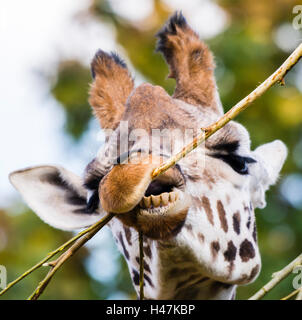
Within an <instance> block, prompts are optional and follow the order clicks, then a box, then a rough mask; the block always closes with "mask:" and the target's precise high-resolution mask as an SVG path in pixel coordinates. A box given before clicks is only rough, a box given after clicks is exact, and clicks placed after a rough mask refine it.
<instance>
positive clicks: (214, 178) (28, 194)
mask: <svg viewBox="0 0 302 320" xmlns="http://www.w3.org/2000/svg"><path fill="white" fill-rule="evenodd" d="M157 36H158V38H159V41H158V46H157V48H158V50H159V51H161V52H162V53H163V55H164V57H165V59H166V60H167V63H168V64H169V66H170V76H171V77H174V78H175V79H176V88H175V93H174V95H173V96H172V97H171V96H169V95H168V93H166V92H165V90H164V89H163V88H161V87H158V86H153V85H150V84H142V85H140V86H138V87H137V88H134V84H133V80H132V77H131V76H130V74H129V72H128V70H127V67H126V65H125V63H124V62H122V60H121V59H120V58H118V56H117V55H115V54H108V53H105V52H103V51H101V50H100V51H98V52H97V54H96V56H95V57H94V59H93V61H92V75H93V77H94V81H93V84H92V86H91V90H90V99H89V101H90V103H91V105H92V107H93V110H94V114H95V116H96V117H97V118H98V120H99V121H100V124H101V126H102V128H110V129H113V131H114V132H113V133H112V135H111V136H110V137H108V139H107V140H106V141H105V143H104V144H103V146H102V147H101V149H100V150H99V152H98V154H97V156H96V158H95V159H94V160H93V161H92V162H90V163H89V164H88V165H87V168H86V170H85V173H84V177H83V178H80V177H77V176H76V175H74V174H73V173H71V172H69V171H67V170H65V169H64V168H61V167H54V166H41V167H35V168H28V169H24V170H21V171H16V172H13V173H12V174H11V175H10V180H11V182H12V184H13V185H14V186H15V187H16V188H17V189H18V190H19V191H20V193H21V194H22V195H23V197H24V199H25V201H26V202H27V203H28V205H29V206H30V207H31V208H32V209H33V210H34V211H35V212H36V213H37V214H38V215H39V216H40V217H41V218H42V219H43V220H44V221H45V222H47V223H49V224H50V225H52V226H55V227H57V228H60V229H65V230H71V229H76V228H81V227H85V226H88V225H91V224H92V223H93V222H95V221H96V220H98V219H100V218H101V217H102V216H104V215H105V214H106V213H107V212H113V213H115V214H116V217H117V218H114V219H112V220H111V221H110V223H109V226H110V228H111V231H112V234H113V237H114V239H115V240H116V243H117V245H118V247H119V249H120V251H121V252H122V254H123V255H124V257H125V259H126V261H127V264H128V267H129V272H130V275H131V278H132V281H133V285H134V288H135V290H136V292H137V293H138V292H139V271H138V270H139V245H138V234H137V231H142V232H143V234H144V240H143V242H144V244H143V245H144V254H145V264H144V280H145V281H144V291H145V297H146V298H147V299H233V298H234V297H235V291H236V286H237V285H241V284H246V283H250V282H251V281H253V280H254V279H255V278H256V277H257V275H258V274H259V272H260V268H261V258H260V253H259V248H258V243H257V231H256V219H255V213H254V209H255V208H263V207H264V206H265V192H266V191H267V190H268V188H269V187H270V186H271V185H272V184H274V183H276V181H277V179H278V176H279V172H280V170H281V168H282V166H283V163H284V161H285V159H286V156H287V150H286V147H285V145H284V144H283V143H282V142H281V141H279V140H276V141H274V142H271V143H267V144H264V145H262V146H260V147H258V148H257V149H256V150H254V151H253V150H251V148H250V138H249V134H248V132H247V130H246V129H245V128H244V127H243V126H242V125H240V124H239V123H237V122H234V121H231V122H229V123H228V124H227V125H225V126H224V127H223V128H222V129H220V130H219V131H217V132H216V133H215V134H214V135H213V136H211V137H210V138H209V139H208V140H207V141H206V143H205V144H204V145H201V146H200V147H198V148H197V149H196V150H195V151H194V152H191V153H190V154H188V155H187V156H186V157H185V158H184V159H182V160H180V161H179V162H178V164H177V165H175V166H174V167H173V168H170V169H169V170H168V171H167V172H165V173H164V174H163V175H161V176H159V177H158V178H157V179H155V180H153V181H151V172H152V170H153V168H154V167H155V166H156V165H157V164H156V162H155V164H154V163H151V162H148V163H145V162H143V160H144V159H146V158H147V159H157V163H158V162H160V161H162V160H163V159H165V158H168V157H170V156H171V155H172V151H171V149H170V148H169V143H167V141H162V140H159V141H160V142H159V143H158V144H157V145H155V146H154V148H153V149H152V152H150V148H149V147H150V144H151V143H150V139H147V138H152V133H153V130H154V129H157V130H163V129H168V130H167V137H168V138H169V139H170V141H172V145H178V142H179V139H180V138H179V137H180V136H182V135H183V134H184V133H185V132H186V130H187V129H192V132H193V133H195V134H196V133H197V132H198V131H199V130H200V128H202V127H205V126H208V125H210V124H211V123H213V122H214V121H215V120H217V118H219V117H220V116H221V114H222V113H223V110H222V106H221V103H220V99H219V96H218V93H217V89H216V83H215V78H214V75H213V69H214V63H213V57H212V53H211V52H210V51H209V49H208V47H207V46H206V45H205V44H204V43H203V42H202V41H201V40H200V39H199V38H198V36H197V34H196V33H195V32H194V31H193V30H192V29H191V28H190V27H189V25H188V24H187V22H186V20H185V18H184V17H183V16H182V14H181V13H175V14H174V15H173V16H172V17H171V18H170V19H169V21H168V22H167V24H166V25H165V26H164V27H163V29H162V30H161V31H160V32H159V33H158V35H157ZM125 122H126V123H127V124H128V127H127V130H128V131H127V134H128V136H129V137H131V133H133V132H134V131H135V130H139V129H143V130H144V132H146V133H147V137H146V136H145V137H143V136H140V135H138V136H136V137H135V139H130V138H129V140H130V141H128V142H129V150H127V152H126V155H125V154H123V155H117V154H116V152H115V151H116V149H117V150H121V149H122V143H123V142H122V137H121V135H122V134H121V132H122V129H123V128H122V127H123V123H125ZM175 130H177V132H178V134H176V133H175ZM116 137H118V138H116ZM132 138H133V137H132ZM133 154H137V156H136V157H134V156H132V155H133ZM142 154H144V155H145V157H141V158H140V157H139V156H140V155H142ZM146 154H147V156H146ZM137 157H138V159H140V160H139V161H135V162H133V161H132V160H133V159H136V160H137ZM125 159H128V160H129V163H126V162H125Z"/></svg>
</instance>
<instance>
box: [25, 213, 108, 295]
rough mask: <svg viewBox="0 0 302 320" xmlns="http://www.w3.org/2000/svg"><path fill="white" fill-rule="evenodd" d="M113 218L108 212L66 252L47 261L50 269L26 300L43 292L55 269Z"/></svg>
mask: <svg viewBox="0 0 302 320" xmlns="http://www.w3.org/2000/svg"><path fill="white" fill-rule="evenodd" d="M112 218H113V214H111V213H109V214H108V215H107V216H105V217H104V218H103V219H101V220H100V221H99V222H97V224H96V225H94V227H93V228H91V229H90V230H89V231H88V232H86V233H85V234H84V235H82V237H81V238H80V239H78V240H77V241H76V242H75V243H74V244H73V245H72V246H71V247H70V248H69V249H68V250H67V251H66V252H64V253H63V254H62V255H61V256H60V257H59V258H58V259H57V260H55V261H53V262H52V263H49V265H50V266H51V269H50V271H49V272H48V274H47V275H46V277H45V278H44V279H43V280H42V281H41V282H40V283H39V285H38V286H37V288H36V290H35V291H34V292H33V293H32V295H31V296H30V297H29V298H28V300H37V299H38V298H39V296H40V295H41V294H42V293H43V291H44V290H45V288H46V287H47V285H48V284H49V282H50V280H51V279H52V277H53V276H54V274H55V273H56V272H57V270H58V269H59V268H60V267H61V266H62V265H63V263H64V262H65V261H66V260H68V259H69V258H70V257H71V256H73V255H74V254H75V253H76V252H77V251H78V250H79V249H80V248H81V247H82V246H83V245H84V244H85V243H86V242H87V241H88V240H90V239H91V238H92V237H93V236H94V235H95V234H96V233H97V232H98V231H100V230H101V229H102V228H103V227H104V225H106V224H107V223H108V222H109V221H110V220H111V219H112Z"/></svg>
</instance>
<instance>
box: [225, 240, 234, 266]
mask: <svg viewBox="0 0 302 320" xmlns="http://www.w3.org/2000/svg"><path fill="white" fill-rule="evenodd" d="M236 253H237V248H236V247H235V245H234V243H233V241H229V242H228V248H227V250H226V251H225V252H224V253H223V255H224V259H225V260H226V261H229V262H232V261H234V260H235V259H236Z"/></svg>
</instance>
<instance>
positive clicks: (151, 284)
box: [144, 274, 154, 287]
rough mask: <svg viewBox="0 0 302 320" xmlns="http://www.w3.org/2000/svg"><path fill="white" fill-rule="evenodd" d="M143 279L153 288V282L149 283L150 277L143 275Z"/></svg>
mask: <svg viewBox="0 0 302 320" xmlns="http://www.w3.org/2000/svg"><path fill="white" fill-rule="evenodd" d="M144 279H145V280H146V281H147V282H148V283H149V285H150V286H151V287H154V285H153V282H152V281H151V279H150V277H149V276H147V275H146V274H144Z"/></svg>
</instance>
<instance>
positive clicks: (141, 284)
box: [138, 231, 144, 300]
mask: <svg viewBox="0 0 302 320" xmlns="http://www.w3.org/2000/svg"><path fill="white" fill-rule="evenodd" d="M138 234H139V299H140V300H144V240H143V233H142V232H141V231H139V233H138Z"/></svg>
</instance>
